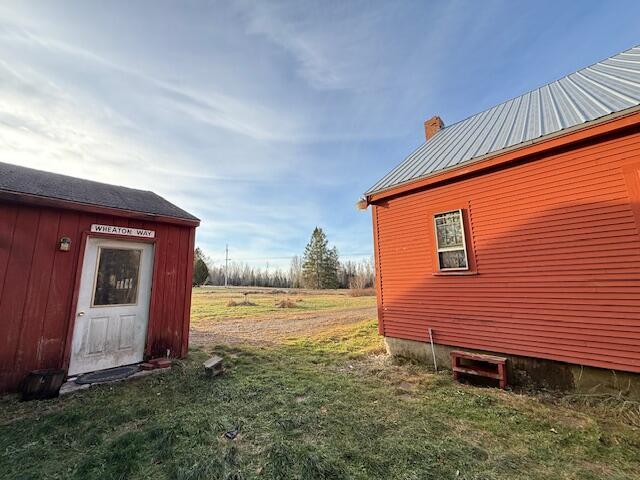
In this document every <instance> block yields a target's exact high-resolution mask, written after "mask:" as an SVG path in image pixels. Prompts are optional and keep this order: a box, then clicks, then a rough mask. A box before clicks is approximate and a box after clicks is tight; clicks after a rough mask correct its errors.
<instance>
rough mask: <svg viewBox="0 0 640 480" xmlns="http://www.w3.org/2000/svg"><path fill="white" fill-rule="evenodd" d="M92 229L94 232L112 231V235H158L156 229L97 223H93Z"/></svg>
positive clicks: (147, 236)
mask: <svg viewBox="0 0 640 480" xmlns="http://www.w3.org/2000/svg"><path fill="white" fill-rule="evenodd" d="M91 231H92V232H94V233H110V234H111V235H126V236H127V237H144V238H154V237H155V236H156V232H155V231H154V230H144V229H142V228H130V227H117V226H115V225H99V224H97V223H94V224H93V225H91Z"/></svg>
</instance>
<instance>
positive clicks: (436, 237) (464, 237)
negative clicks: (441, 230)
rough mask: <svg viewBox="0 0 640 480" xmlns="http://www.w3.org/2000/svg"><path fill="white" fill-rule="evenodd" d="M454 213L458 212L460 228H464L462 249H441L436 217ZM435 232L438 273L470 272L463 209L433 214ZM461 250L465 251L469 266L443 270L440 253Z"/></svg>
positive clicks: (466, 261)
mask: <svg viewBox="0 0 640 480" xmlns="http://www.w3.org/2000/svg"><path fill="white" fill-rule="evenodd" d="M454 212H458V215H459V216H460V227H461V228H462V249H461V248H460V247H444V248H440V245H439V244H438V225H437V223H436V217H437V216H438V215H444V214H447V213H454ZM433 230H434V232H433V233H434V235H435V241H436V257H437V258H436V261H437V262H438V271H439V272H456V271H466V270H469V254H468V252H467V232H465V229H464V216H463V215H462V209H461V208H459V209H457V210H447V211H445V212H437V213H434V214H433ZM459 250H464V258H465V263H466V264H467V266H466V267H455V268H442V265H440V252H454V251H459Z"/></svg>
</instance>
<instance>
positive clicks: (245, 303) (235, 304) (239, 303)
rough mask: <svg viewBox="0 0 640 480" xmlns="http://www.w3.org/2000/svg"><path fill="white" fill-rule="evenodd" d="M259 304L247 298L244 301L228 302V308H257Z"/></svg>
mask: <svg viewBox="0 0 640 480" xmlns="http://www.w3.org/2000/svg"><path fill="white" fill-rule="evenodd" d="M257 305H258V304H257V303H253V302H251V301H249V300H247V299H246V298H245V299H244V300H238V301H236V300H234V299H233V298H232V299H231V300H229V301H228V302H227V307H256V306H257Z"/></svg>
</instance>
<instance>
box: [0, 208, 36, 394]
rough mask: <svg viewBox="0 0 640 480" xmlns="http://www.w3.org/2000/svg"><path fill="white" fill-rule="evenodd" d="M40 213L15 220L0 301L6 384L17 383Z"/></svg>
mask: <svg viewBox="0 0 640 480" xmlns="http://www.w3.org/2000/svg"><path fill="white" fill-rule="evenodd" d="M39 219H40V213H39V211H38V210H36V209H33V208H26V207H25V208H20V209H19V211H18V215H17V218H16V223H15V228H14V232H13V240H12V243H11V251H10V255H9V261H8V264H7V270H6V272H5V275H6V280H5V283H4V288H3V290H2V296H1V297H0V319H2V321H0V339H2V340H3V341H4V342H3V348H2V349H0V372H1V373H2V374H3V378H4V379H5V381H7V382H9V383H11V382H15V381H17V379H18V377H19V372H18V371H17V370H16V368H15V358H16V354H17V352H18V348H19V336H20V330H21V328H22V321H23V312H24V306H25V300H26V295H27V286H28V284H29V277H30V275H31V273H32V271H33V269H32V267H33V265H32V263H33V253H34V247H35V242H36V232H37V229H38V223H39Z"/></svg>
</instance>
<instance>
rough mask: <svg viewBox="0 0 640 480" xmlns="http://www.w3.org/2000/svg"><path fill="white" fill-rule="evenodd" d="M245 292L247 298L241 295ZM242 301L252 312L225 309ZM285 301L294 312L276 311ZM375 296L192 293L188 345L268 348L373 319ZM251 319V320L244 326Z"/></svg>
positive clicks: (236, 290) (240, 291)
mask: <svg viewBox="0 0 640 480" xmlns="http://www.w3.org/2000/svg"><path fill="white" fill-rule="evenodd" d="M244 292H250V293H249V294H248V295H246V296H245V295H244V294H243V293H244ZM245 299H247V300H248V301H249V302H251V303H255V304H256V305H255V306H245V305H239V306H235V307H228V306H227V303H228V302H229V301H230V300H233V301H237V302H240V301H243V300H245ZM287 299H289V300H290V301H291V305H293V306H294V307H293V308H279V307H278V306H277V303H279V302H281V301H283V300H287ZM375 304H376V298H375V297H374V296H366V297H351V296H349V294H348V292H345V291H339V290H335V291H320V292H319V291H313V290H301V289H289V290H286V293H285V291H284V290H277V289H253V288H251V289H246V288H245V289H241V288H231V289H224V288H216V287H204V288H197V289H194V294H193V300H192V307H191V312H192V313H191V336H190V337H191V338H190V341H191V345H208V344H211V343H224V344H227V345H230V344H238V343H240V344H242V343H250V344H254V345H258V344H273V343H278V342H282V341H283V340H286V339H287V338H291V337H295V336H299V335H305V334H310V333H313V332H317V331H323V330H327V329H330V328H332V327H334V326H338V325H347V324H352V323H356V322H359V321H363V320H368V319H371V318H375V316H376V309H375ZM248 319H250V320H248Z"/></svg>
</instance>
